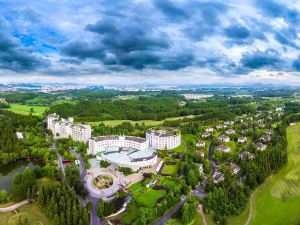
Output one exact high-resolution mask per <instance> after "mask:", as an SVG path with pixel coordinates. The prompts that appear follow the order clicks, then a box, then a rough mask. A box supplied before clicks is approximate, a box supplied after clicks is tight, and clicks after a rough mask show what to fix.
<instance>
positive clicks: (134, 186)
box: [128, 181, 144, 192]
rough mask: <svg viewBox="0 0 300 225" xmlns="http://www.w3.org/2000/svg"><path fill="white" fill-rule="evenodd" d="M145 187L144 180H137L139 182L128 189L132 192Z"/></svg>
mask: <svg viewBox="0 0 300 225" xmlns="http://www.w3.org/2000/svg"><path fill="white" fill-rule="evenodd" d="M143 187H144V186H143V181H140V182H137V183H135V184H133V185H131V186H130V187H129V188H128V189H129V191H131V192H135V191H138V190H140V189H142V188H143Z"/></svg>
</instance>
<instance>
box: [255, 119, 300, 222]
mask: <svg viewBox="0 0 300 225" xmlns="http://www.w3.org/2000/svg"><path fill="white" fill-rule="evenodd" d="M287 139H288V163H287V165H286V166H284V168H282V169H281V170H280V171H279V172H278V173H277V174H275V175H274V176H273V177H272V180H271V181H270V182H269V183H268V184H267V185H266V186H265V187H264V188H263V189H262V190H261V191H260V192H259V193H257V195H256V198H255V203H254V211H253V218H252V221H251V223H250V224H251V225H258V224H265V225H269V224H270V225H271V224H272V225H276V224H280V225H292V224H299V221H300V213H299V212H300V192H299V190H298V189H299V186H300V123H297V125H295V126H290V127H288V128H287Z"/></svg>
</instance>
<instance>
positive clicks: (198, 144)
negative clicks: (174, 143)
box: [196, 141, 206, 147]
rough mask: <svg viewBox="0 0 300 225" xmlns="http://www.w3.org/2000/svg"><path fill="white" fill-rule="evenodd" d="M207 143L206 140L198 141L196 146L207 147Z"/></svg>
mask: <svg viewBox="0 0 300 225" xmlns="http://www.w3.org/2000/svg"><path fill="white" fill-rule="evenodd" d="M205 145H206V143H205V141H198V142H197V143H196V147H205Z"/></svg>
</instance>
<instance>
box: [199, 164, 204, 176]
mask: <svg viewBox="0 0 300 225" xmlns="http://www.w3.org/2000/svg"><path fill="white" fill-rule="evenodd" d="M199 172H200V174H201V173H203V164H199Z"/></svg>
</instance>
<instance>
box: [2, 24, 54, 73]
mask: <svg viewBox="0 0 300 225" xmlns="http://www.w3.org/2000/svg"><path fill="white" fill-rule="evenodd" d="M48 63H49V62H48V61H45V60H43V59H42V58H41V57H39V56H37V54H36V53H34V51H33V50H31V49H30V48H25V47H22V46H21V44H20V41H19V40H18V39H17V38H15V37H13V36H12V35H11V34H10V33H9V31H8V29H7V27H6V26H5V24H4V22H3V21H0V68H2V69H8V70H13V71H17V72H27V71H32V70H35V69H37V68H39V67H42V66H47V65H48Z"/></svg>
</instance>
